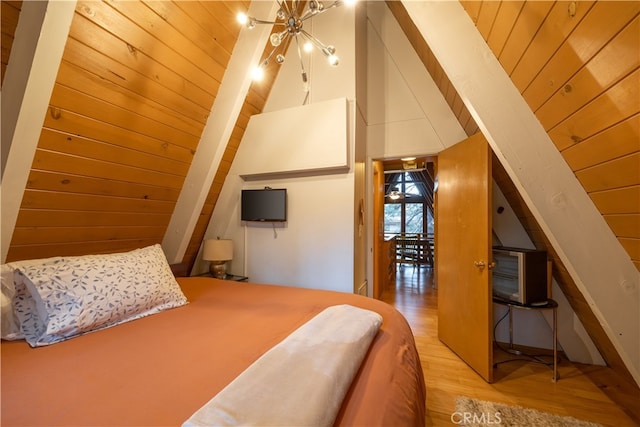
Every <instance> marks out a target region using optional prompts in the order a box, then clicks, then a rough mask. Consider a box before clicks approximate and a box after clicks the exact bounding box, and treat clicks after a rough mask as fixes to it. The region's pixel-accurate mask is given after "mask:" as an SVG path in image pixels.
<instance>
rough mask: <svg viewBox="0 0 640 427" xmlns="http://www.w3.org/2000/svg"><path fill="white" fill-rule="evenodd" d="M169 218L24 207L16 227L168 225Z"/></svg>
mask: <svg viewBox="0 0 640 427" xmlns="http://www.w3.org/2000/svg"><path fill="white" fill-rule="evenodd" d="M169 218H171V214H170V213H156V212H151V213H150V212H101V211H80V210H75V211H74V210H51V209H23V210H22V211H21V212H20V218H19V220H18V222H17V223H16V227H33V226H41V227H72V226H78V227H85V226H127V225H131V226H136V225H138V226H143V225H149V226H166V224H167V223H168V222H169ZM21 259H28V258H21Z"/></svg>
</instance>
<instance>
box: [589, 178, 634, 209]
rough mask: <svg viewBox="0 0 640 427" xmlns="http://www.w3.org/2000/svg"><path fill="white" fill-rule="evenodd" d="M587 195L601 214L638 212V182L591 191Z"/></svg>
mask: <svg viewBox="0 0 640 427" xmlns="http://www.w3.org/2000/svg"><path fill="white" fill-rule="evenodd" d="M589 196H590V197H591V200H593V203H595V205H596V206H597V207H598V210H599V211H600V213H602V214H603V215H609V214H639V213H640V184H639V185H633V186H629V187H622V188H614V189H611V190H604V191H596V192H591V193H589Z"/></svg>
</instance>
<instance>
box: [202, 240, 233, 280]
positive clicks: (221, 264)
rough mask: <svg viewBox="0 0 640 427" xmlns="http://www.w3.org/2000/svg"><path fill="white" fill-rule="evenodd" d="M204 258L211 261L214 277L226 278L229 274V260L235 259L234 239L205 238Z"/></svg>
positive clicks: (210, 267) (210, 266)
mask: <svg viewBox="0 0 640 427" xmlns="http://www.w3.org/2000/svg"><path fill="white" fill-rule="evenodd" d="M202 259H203V260H205V261H211V264H210V265H209V271H210V272H211V275H212V276H213V277H216V278H218V279H224V278H225V276H226V275H227V261H231V260H232V259H233V241H232V240H225V239H207V240H205V241H204V247H203V249H202Z"/></svg>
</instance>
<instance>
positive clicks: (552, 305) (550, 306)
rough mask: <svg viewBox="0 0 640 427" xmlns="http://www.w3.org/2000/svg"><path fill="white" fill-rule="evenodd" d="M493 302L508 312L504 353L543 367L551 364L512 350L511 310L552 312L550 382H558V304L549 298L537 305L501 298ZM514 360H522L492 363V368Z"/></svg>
mask: <svg viewBox="0 0 640 427" xmlns="http://www.w3.org/2000/svg"><path fill="white" fill-rule="evenodd" d="M493 302H494V303H496V304H500V305H505V306H507V309H508V310H509V312H508V315H509V348H507V349H506V351H507V352H508V353H511V354H515V355H518V356H525V357H528V358H529V359H531V361H533V362H538V363H542V364H543V365H546V366H550V365H551V364H552V363H549V362H546V361H544V360H542V359H540V358H539V357H538V356H533V355H529V354H526V353H523V352H521V351H520V350H517V349H516V348H514V346H513V310H514V309H519V310H552V311H553V326H552V332H553V378H552V381H553V382H556V381H558V379H559V378H560V377H559V376H558V303H557V302H555V301H554V300H552V299H551V298H549V299H548V300H547V301H546V302H542V303H539V304H519V303H517V302H513V301H507V300H503V299H501V298H493ZM515 360H522V359H509V360H503V361H500V362H496V363H494V364H493V366H494V367H497V366H498V365H499V364H500V363H507V362H512V361H515Z"/></svg>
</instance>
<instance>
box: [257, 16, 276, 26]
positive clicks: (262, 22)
mask: <svg viewBox="0 0 640 427" xmlns="http://www.w3.org/2000/svg"><path fill="white" fill-rule="evenodd" d="M250 19H251V20H253V22H255V23H256V24H269V25H281V26H284V25H285V23H284V22H278V21H264V20H262V19H256V18H253V17H250Z"/></svg>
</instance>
